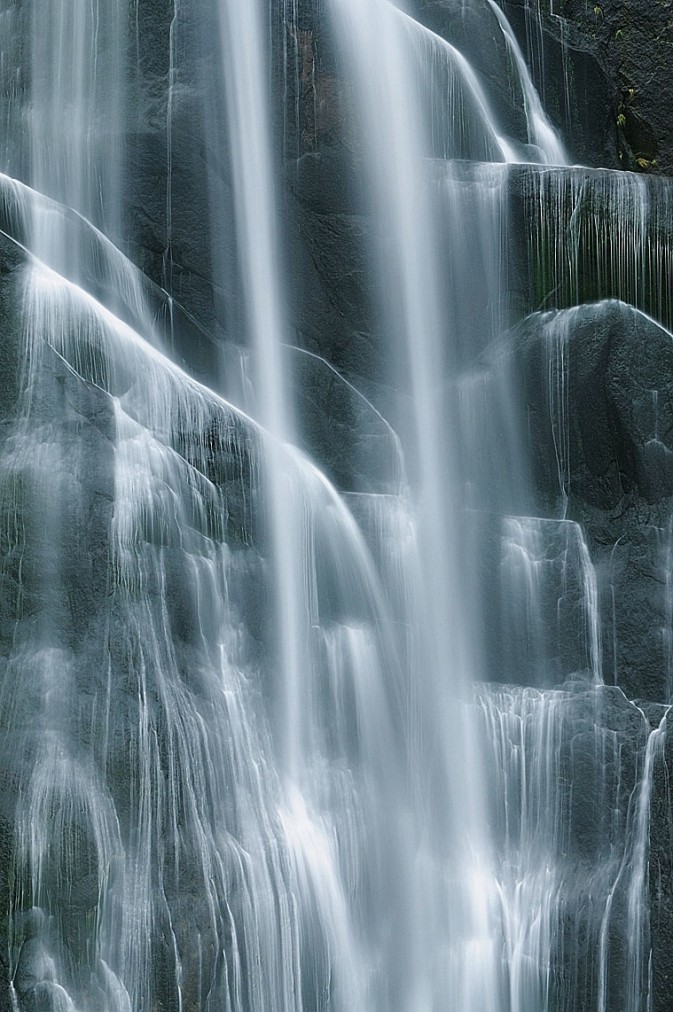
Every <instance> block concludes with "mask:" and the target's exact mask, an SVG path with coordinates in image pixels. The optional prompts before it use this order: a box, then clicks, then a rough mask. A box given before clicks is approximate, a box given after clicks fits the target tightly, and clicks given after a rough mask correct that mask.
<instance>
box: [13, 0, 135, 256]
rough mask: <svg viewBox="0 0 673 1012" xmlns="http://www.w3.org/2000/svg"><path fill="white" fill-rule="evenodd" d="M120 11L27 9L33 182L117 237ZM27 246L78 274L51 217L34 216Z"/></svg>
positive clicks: (63, 5)
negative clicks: (30, 11)
mask: <svg viewBox="0 0 673 1012" xmlns="http://www.w3.org/2000/svg"><path fill="white" fill-rule="evenodd" d="M125 27H126V10H125V7H124V4H123V3H122V0H110V2H109V3H106V4H105V5H103V6H100V5H99V4H98V3H92V2H90V0H46V2H45V3H44V4H42V3H34V4H33V7H32V34H31V40H30V42H31V108H30V117H29V123H30V142H31V179H30V182H31V184H32V185H33V186H34V188H35V189H36V190H38V191H40V192H42V193H45V194H47V195H49V196H51V197H54V198H56V199H57V200H60V201H61V202H62V203H64V204H66V205H67V206H69V207H71V208H73V209H74V210H76V211H78V212H79V213H80V214H82V215H84V216H85V217H86V218H88V219H89V220H91V221H92V222H94V223H98V224H100V225H101V226H103V227H105V228H106V231H107V233H108V235H111V236H112V237H113V238H117V237H119V236H120V235H121V222H120V220H119V219H120V215H121V197H120V189H121V167H122V159H123V153H124V152H123V144H122V137H123V133H122V122H123V111H124V95H125V88H124V76H123V69H124V56H123V54H124V49H125V40H126V31H125ZM33 228H34V236H33V241H32V244H31V248H32V249H33V251H34V252H35V253H36V254H37V255H38V256H40V257H41V258H43V259H45V260H46V261H47V262H49V263H52V264H53V265H54V266H55V267H56V268H57V269H58V267H59V265H60V263H67V264H68V266H69V270H70V273H71V275H73V274H76V272H77V265H78V263H79V259H80V257H81V251H80V250H78V249H76V248H74V249H73V248H69V247H68V244H67V241H66V238H65V237H64V235H63V232H62V230H61V229H60V228H59V221H58V219H57V218H55V217H54V216H50V215H36V216H35V220H34V222H33Z"/></svg>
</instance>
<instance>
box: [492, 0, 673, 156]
mask: <svg viewBox="0 0 673 1012" xmlns="http://www.w3.org/2000/svg"><path fill="white" fill-rule="evenodd" d="M503 6H504V8H505V10H506V11H507V13H508V15H509V16H510V18H511V20H512V24H513V26H514V28H515V30H516V32H517V35H518V37H519V40H520V42H521V45H522V46H523V47H524V48H526V43H527V40H528V42H529V46H528V47H527V48H528V51H529V55H530V57H531V65H532V70H533V75H534V77H535V80H536V84H537V86H538V88H539V90H540V92H541V95H542V98H543V102H545V105H546V108H547V110H548V111H549V113H550V115H551V118H552V120H553V121H554V122H555V123H556V125H557V126H558V127H560V128H561V130H562V131H563V134H564V137H565V139H566V143H567V146H568V149H569V151H570V152H571V155H572V157H573V160H575V161H578V162H581V163H585V164H588V165H596V166H606V167H608V168H622V169H629V170H632V171H635V172H650V173H662V174H665V175H670V174H671V173H673V128H672V127H671V123H672V122H673V83H672V82H673V72H672V71H673V9H672V8H671V5H670V3H668V2H665V0H664V2H651V0H599V2H597V3H585V2H584V0H563V2H562V3H560V4H558V3H555V4H554V5H553V13H551V12H550V9H549V5H548V4H546V3H544V2H543V0H506V3H504V5H503Z"/></svg>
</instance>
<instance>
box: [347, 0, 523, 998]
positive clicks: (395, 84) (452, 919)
mask: <svg viewBox="0 0 673 1012" xmlns="http://www.w3.org/2000/svg"><path fill="white" fill-rule="evenodd" d="M329 9H330V14H331V20H332V23H333V25H334V30H335V34H336V38H337V42H338V46H339V50H340V52H341V54H342V58H343V60H344V66H345V71H344V72H345V73H346V74H347V75H348V77H349V81H350V80H352V81H353V83H354V87H355V89H356V96H357V102H358V109H359V112H360V115H361V117H362V125H363V131H364V134H363V141H362V143H363V145H364V147H365V150H366V153H367V164H368V169H369V178H368V185H369V187H370V189H371V192H372V195H373V203H374V206H375V207H376V209H377V212H378V216H379V218H378V220H379V222H380V223H381V224H380V226H379V227H380V228H381V229H382V231H383V233H384V235H383V240H382V250H381V252H380V260H379V263H378V265H377V273H378V278H377V280H378V283H379V286H380V306H379V308H380V312H381V318H382V320H383V325H384V326H385V327H386V329H387V333H388V342H389V345H390V346H391V348H392V361H393V364H394V368H395V369H396V372H395V373H394V374H393V383H394V384H395V385H397V386H401V387H402V388H403V389H408V390H409V392H410V395H411V402H412V405H413V407H412V414H411V417H410V418H409V419H408V420H405V422H404V428H403V434H402V442H403V445H404V446H405V450H406V452H407V453H408V455H409V459H410V460H413V462H414V469H415V473H414V475H413V476H412V477H411V481H410V484H411V489H412V496H413V502H414V512H415V523H416V552H417V568H418V573H419V585H418V587H417V588H415V590H416V598H417V603H416V606H415V609H414V610H413V611H412V614H411V616H410V622H411V623H412V624H413V625H414V628H415V629H416V631H417V639H416V643H415V649H414V655H413V659H412V665H411V670H410V672H409V675H408V677H409V700H410V702H411V701H412V700H413V702H414V703H415V704H416V706H417V709H413V708H411V706H410V709H409V714H408V717H407V720H408V724H409V735H408V740H409V742H410V743H411V745H412V746H413V747H412V748H410V752H409V756H408V762H409V778H410V784H411V788H410V789H411V792H412V798H413V800H412V801H411V802H410V804H411V805H413V806H414V809H415V811H416V812H417V814H414V816H413V818H414V820H415V822H416V824H417V826H418V827H419V830H420V832H419V835H418V837H416V836H415V832H414V830H413V829H412V827H409V831H408V835H407V841H406V846H407V848H408V850H409V853H410V854H411V853H413V852H414V851H415V852H416V853H417V855H418V856H417V857H416V860H415V862H414V864H413V865H412V867H413V877H412V878H410V880H409V884H408V889H409V894H408V896H407V898H406V902H407V903H408V913H407V938H406V940H405V945H406V954H405V964H406V965H407V967H408V970H407V973H406V974H405V976H404V979H401V980H399V982H398V983H397V986H398V988H399V992H398V995H397V1006H398V1007H399V1008H400V1009H403V1010H413V1009H419V1008H424V1009H440V1008H443V1007H445V1006H447V1005H448V1006H449V1007H453V1006H455V1007H456V1008H458V1007H460V1008H461V1009H464V1010H466V1012H467V1010H474V1012H477V1010H479V1012H485V1010H490V1009H496V1008H498V1007H499V1002H500V997H499V996H500V990H501V984H502V981H501V979H500V977H499V973H500V967H499V965H498V963H497V959H496V953H495V938H496V936H497V929H496V928H495V926H494V920H493V918H494V916H495V906H496V899H495V884H494V881H493V879H492V874H491V867H490V856H489V846H488V841H487V839H486V834H485V832H484V822H483V819H482V817H481V798H482V795H481V786H480V774H479V771H478V761H477V759H476V756H475V755H474V753H473V750H472V749H473V745H474V735H473V733H472V729H471V717H470V715H469V713H468V712H467V709H466V708H465V707H464V706H462V705H461V703H460V702H459V701H460V699H461V697H464V696H465V695H466V694H467V692H468V686H469V684H470V682H471V679H472V677H473V674H474V665H475V661H474V656H473V650H474V649H475V646H476V637H475V635H474V632H475V631H474V629H473V628H472V626H471V622H472V621H473V616H472V614H471V613H470V610H469V607H466V606H465V603H466V599H467V598H469V596H470V589H469V586H468V584H469V580H468V579H466V578H465V572H464V571H463V570H462V568H461V567H460V565H459V563H458V559H457V546H458V542H459V540H460V536H461V535H460V534H459V525H458V520H457V516H456V513H455V510H456V507H457V500H458V499H459V498H460V496H461V494H462V490H461V486H460V477H461V476H460V475H459V473H458V472H457V471H456V470H455V461H454V460H453V454H454V449H455V447H454V446H453V445H452V444H451V441H450V439H447V438H446V436H445V434H446V433H447V432H450V431H451V425H450V423H449V421H448V418H447V415H448V412H447V411H446V406H445V403H444V398H445V394H446V389H445V387H444V385H443V383H442V378H443V377H444V376H446V375H447V364H448V361H449V360H450V358H451V352H452V350H453V349H452V348H451V342H453V341H456V340H457V339H458V335H457V334H455V333H454V332H453V331H452V324H453V319H452V317H451V316H449V321H450V322H449V324H448V330H449V333H448V334H447V323H446V320H445V319H443V318H442V308H443V304H442V300H441V298H440V294H439V278H438V262H439V259H440V258H439V256H438V247H437V236H436V232H435V228H434V224H435V220H436V214H437V211H436V208H437V207H438V206H439V205H438V204H437V205H436V204H435V203H434V201H435V200H436V199H437V197H438V191H437V189H434V188H433V187H432V186H430V185H429V180H428V172H427V163H426V161H425V158H426V156H427V155H428V154H429V151H430V139H429V137H428V136H426V133H425V131H424V129H423V124H424V122H425V120H424V117H423V115H422V112H421V99H420V94H419V85H420V84H421V83H422V82H419V79H418V76H417V72H416V60H417V57H418V54H419V53H421V52H422V53H424V54H425V53H427V50H428V48H429V47H431V46H433V47H434V50H433V51H434V53H435V59H436V60H437V61H443V63H444V64H445V67H446V71H447V72H448V73H454V72H455V73H456V74H458V75H460V76H461V77H462V78H463V81H464V82H465V88H466V93H467V92H469V93H470V94H471V95H472V96H473V102H472V103H471V104H470V105H469V106H468V109H469V113H470V114H471V115H470V119H469V121H468V130H469V134H468V137H469V146H468V148H467V150H483V146H484V145H486V144H487V145H491V144H492V142H493V139H494V138H495V139H496V146H495V149H496V151H497V150H498V147H499V148H500V150H499V151H498V154H497V155H496V157H498V155H499V157H500V158H501V159H504V158H505V157H507V147H506V145H505V144H499V143H497V142H498V141H499V139H500V136H501V131H500V130H499V129H498V127H497V124H494V123H493V122H492V121H491V120H490V119H489V112H488V107H487V105H486V103H485V101H483V100H481V96H482V95H483V93H482V92H480V91H479V89H478V87H477V84H476V82H475V81H473V78H474V76H475V75H474V74H473V72H472V71H471V68H469V64H467V61H466V60H465V59H464V57H462V56H460V55H459V54H458V56H457V55H456V51H455V50H454V49H453V48H452V47H450V46H447V45H446V44H445V43H443V42H441V40H439V41H435V38H434V37H431V36H430V35H429V34H428V33H424V32H422V30H420V29H419V28H418V26H417V25H415V23H414V22H413V21H412V20H411V19H409V18H408V17H407V16H406V15H404V14H402V13H401V12H400V11H399V10H397V9H396V8H395V7H394V6H392V5H391V4H388V3H378V2H372V3H368V4H362V3H358V2H356V0H332V2H331V3H330V7H329ZM466 65H467V66H466ZM423 94H425V93H423ZM452 128H453V124H452V123H448V124H447V131H448V133H449V135H450V132H451V130H452ZM461 129H463V127H462V126H461ZM448 185H449V188H450V189H451V191H452V193H451V197H450V200H451V201H452V204H451V207H452V210H453V209H454V202H455V204H457V202H458V195H459V193H460V183H459V182H458V181H457V180H456V181H454V180H452V179H451V180H450V181H449V184H448ZM454 188H455V195H454V193H453V190H454ZM476 199H478V197H477V198H476ZM486 217H488V215H486ZM451 253H452V254H454V253H455V250H454V249H452V250H451ZM452 266H453V265H452ZM452 308H453V307H451V309H452ZM449 311H451V310H449ZM461 336H462V335H461ZM466 336H467V335H466ZM447 346H448V348H447ZM438 879H439V881H441V882H442V889H441V891H440V893H439V894H437V885H436V883H437V880H438ZM442 951H444V952H445V953H448V962H447V957H446V956H444V957H442V956H441V955H440V954H441V952H442ZM392 958H394V959H395V958H396V959H398V960H399V957H395V955H394V953H393V954H392Z"/></svg>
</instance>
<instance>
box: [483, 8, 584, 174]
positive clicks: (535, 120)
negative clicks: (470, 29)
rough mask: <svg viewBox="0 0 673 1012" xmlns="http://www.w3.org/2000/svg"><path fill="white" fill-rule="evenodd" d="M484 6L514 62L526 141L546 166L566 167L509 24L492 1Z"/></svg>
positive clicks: (558, 144)
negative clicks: (502, 37)
mask: <svg viewBox="0 0 673 1012" xmlns="http://www.w3.org/2000/svg"><path fill="white" fill-rule="evenodd" d="M488 3H489V6H490V7H491V9H492V10H493V12H494V13H495V16H496V17H497V19H498V24H499V25H500V28H501V30H502V33H503V36H504V37H505V39H506V40H507V45H508V46H509V49H510V52H511V53H512V56H513V58H514V62H515V63H516V67H517V70H518V74H519V80H520V81H521V85H522V89H523V100H524V106H525V112H526V122H527V124H528V140H529V142H530V143H531V144H534V145H535V146H536V147H537V148H538V150H539V152H540V161H542V162H544V163H546V164H547V165H566V164H567V161H568V159H567V156H566V153H565V151H564V149H563V145H562V143H561V141H560V140H559V138H558V136H557V134H556V132H555V131H554V129H553V128H552V126H551V124H550V123H549V120H548V119H547V116H546V113H545V111H544V109H543V107H542V102H541V101H540V96H539V95H538V93H537V91H536V90H535V86H534V84H533V81H532V79H531V76H530V72H529V70H528V67H527V65H526V61H525V59H524V56H523V53H522V52H521V48H520V46H519V43H518V42H517V40H516V36H515V34H514V32H513V31H512V28H511V25H510V23H509V21H508V20H507V18H506V17H505V15H504V14H503V12H502V10H501V9H500V7H499V6H498V4H497V3H496V0H488ZM543 80H544V79H543Z"/></svg>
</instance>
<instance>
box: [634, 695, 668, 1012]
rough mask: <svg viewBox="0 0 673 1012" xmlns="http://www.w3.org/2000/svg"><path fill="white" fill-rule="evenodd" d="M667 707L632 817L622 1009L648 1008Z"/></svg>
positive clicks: (648, 752) (642, 1011)
mask: <svg viewBox="0 0 673 1012" xmlns="http://www.w3.org/2000/svg"><path fill="white" fill-rule="evenodd" d="M667 717H668V711H666V714H665V715H664V716H663V717H662V719H661V722H660V724H659V726H658V727H655V728H654V730H653V731H651V733H650V736H649V738H648V739H647V747H646V749H645V761H644V764H643V772H642V779H641V782H640V785H639V788H638V794H637V801H636V811H635V820H634V828H633V832H634V843H633V849H632V855H631V862H630V869H629V870H630V878H629V885H628V907H627V912H628V928H627V932H628V934H627V938H628V975H627V994H626V1008H625V1012H651V1009H652V1004H651V1002H652V995H651V980H650V961H651V949H650V920H649V915H650V902H649V848H650V842H649V841H650V806H651V798H652V772H653V768H654V762H655V759H656V758H657V756H658V754H659V753H662V752H663V748H664V745H665V741H666V728H667Z"/></svg>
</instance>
